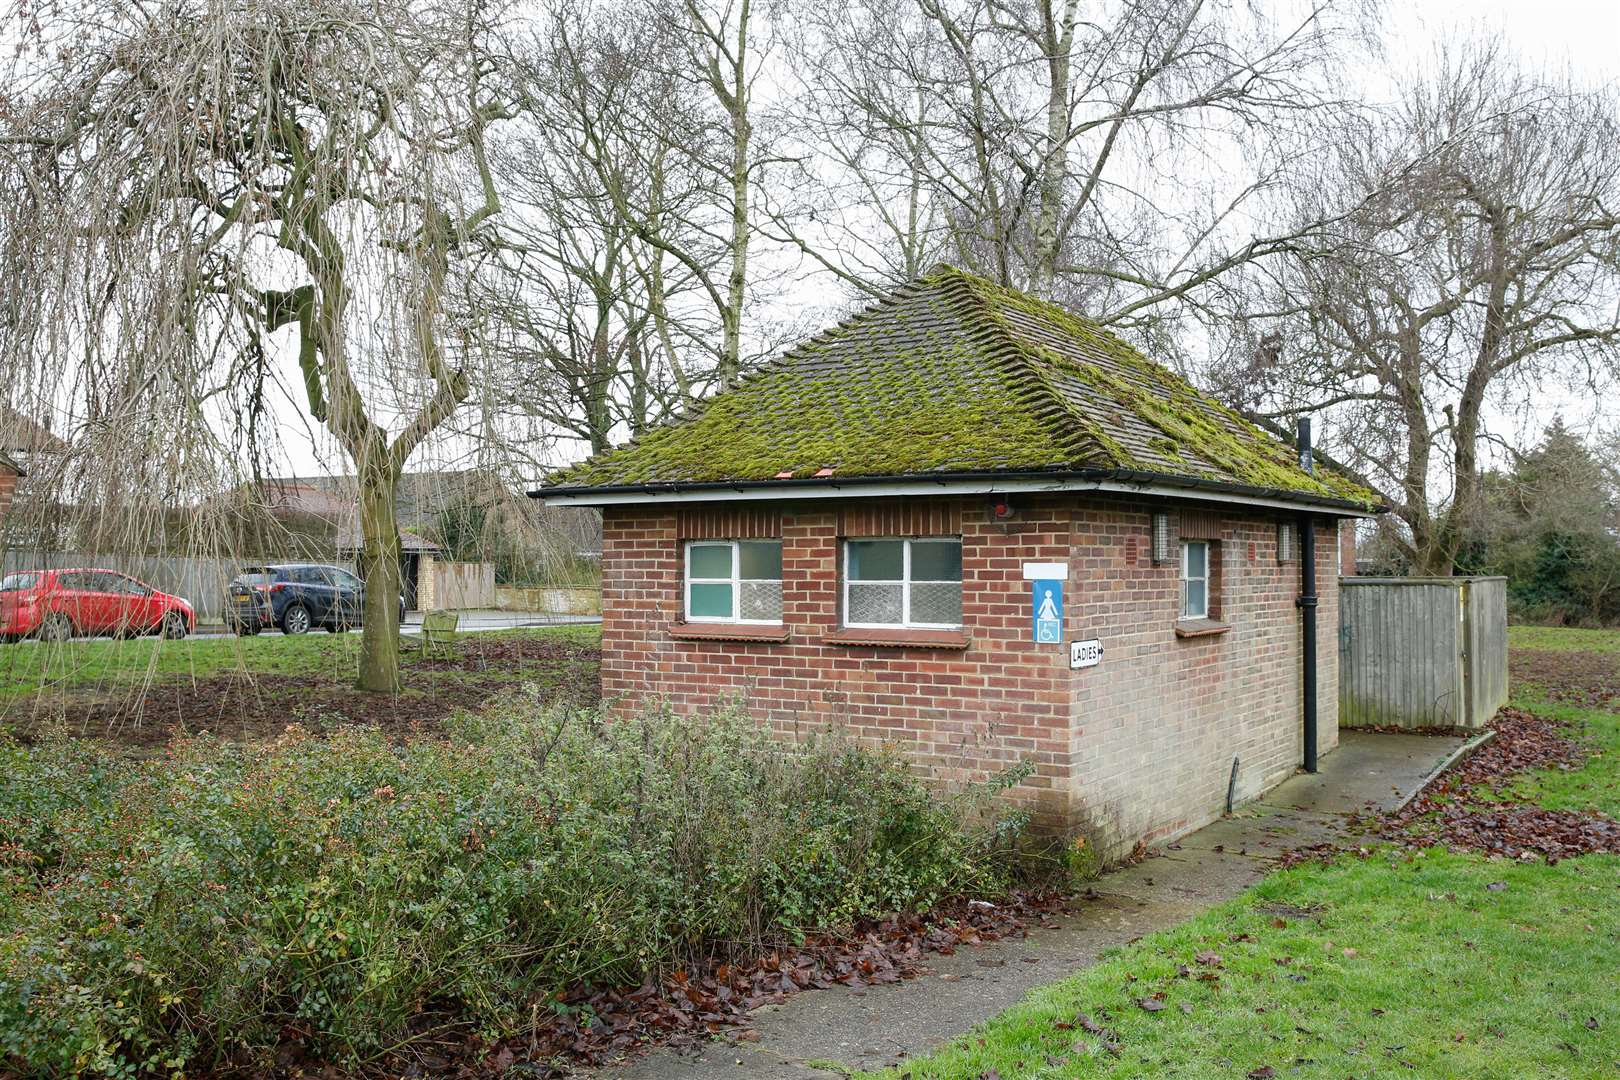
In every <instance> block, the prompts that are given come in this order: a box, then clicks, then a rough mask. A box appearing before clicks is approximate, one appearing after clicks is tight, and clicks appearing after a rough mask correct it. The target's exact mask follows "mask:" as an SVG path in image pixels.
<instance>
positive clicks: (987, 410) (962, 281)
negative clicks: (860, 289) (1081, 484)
mask: <svg viewBox="0 0 1620 1080" xmlns="http://www.w3.org/2000/svg"><path fill="white" fill-rule="evenodd" d="M1032 474H1033V475H1058V476H1062V475H1079V474H1095V475H1104V474H1107V475H1114V476H1119V477H1134V478H1140V479H1143V480H1146V479H1147V478H1158V479H1160V480H1167V481H1171V482H1185V483H1187V484H1190V485H1192V486H1199V487H1205V488H1216V489H1226V490H1229V491H1234V492H1240V493H1241V492H1248V493H1262V492H1263V493H1266V494H1267V495H1270V496H1273V497H1275V496H1279V495H1280V496H1283V497H1289V498H1292V499H1294V500H1297V501H1300V502H1305V503H1317V504H1321V505H1325V506H1341V507H1353V508H1360V509H1373V508H1374V507H1376V506H1377V504H1378V502H1379V500H1378V497H1377V496H1376V495H1375V494H1374V493H1373V492H1372V491H1370V490H1368V489H1367V488H1366V487H1364V486H1363V485H1362V484H1360V483H1358V482H1356V481H1355V480H1353V479H1351V478H1350V477H1348V476H1345V475H1342V474H1341V473H1339V472H1337V471H1335V470H1333V469H1331V468H1320V467H1319V468H1317V469H1316V470H1315V471H1314V473H1313V472H1307V471H1306V470H1305V469H1304V468H1303V467H1301V465H1300V463H1299V460H1298V456H1297V453H1296V451H1295V450H1294V449H1293V448H1292V447H1290V446H1289V445H1288V444H1287V443H1285V442H1283V441H1282V440H1280V439H1278V438H1276V437H1274V436H1272V435H1270V434H1268V433H1266V432H1264V431H1262V430H1261V429H1260V428H1258V427H1257V426H1255V425H1254V424H1253V423H1251V422H1249V421H1248V420H1246V419H1244V418H1243V417H1242V416H1240V415H1239V414H1238V413H1237V412H1235V411H1233V410H1232V409H1230V408H1228V407H1226V406H1225V405H1223V404H1221V403H1220V402H1218V401H1216V400H1215V399H1213V398H1212V397H1210V396H1209V395H1207V394H1204V393H1202V392H1201V391H1199V390H1198V389H1196V388H1195V387H1194V386H1193V385H1192V384H1191V383H1189V382H1187V381H1186V380H1185V379H1182V378H1181V377H1180V376H1178V375H1176V374H1175V373H1174V372H1172V371H1170V370H1169V369H1168V368H1166V367H1164V366H1162V365H1160V364H1157V363H1154V362H1153V361H1152V360H1149V359H1148V358H1147V357H1145V356H1143V355H1142V354H1141V353H1140V352H1138V351H1137V350H1136V349H1134V348H1132V347H1131V346H1130V345H1128V344H1126V343H1125V342H1124V341H1122V340H1121V339H1120V338H1118V337H1116V336H1114V335H1113V334H1111V333H1109V332H1108V331H1106V330H1104V329H1103V328H1101V327H1100V326H1098V325H1096V324H1095V323H1092V322H1090V321H1088V320H1086V319H1084V318H1081V317H1079V316H1077V315H1074V314H1072V313H1070V312H1068V311H1065V310H1064V309H1062V308H1060V307H1058V306H1056V305H1054V304H1051V303H1047V302H1045V301H1041V300H1037V299H1035V298H1033V297H1030V296H1027V295H1025V294H1023V293H1019V292H1016V291H1013V290H1011V289H1007V288H1003V287H1001V286H998V285H995V284H993V283H992V282H989V281H987V280H985V279H983V278H980V277H977V276H975V275H973V274H969V273H965V272H963V271H961V270H957V269H955V268H954V267H949V266H942V267H938V268H936V269H934V270H933V271H931V272H930V273H928V274H927V275H926V276H925V277H923V278H921V279H919V280H917V281H913V282H910V283H908V284H906V285H903V286H900V287H899V288H897V289H895V290H894V291H893V292H892V293H890V294H889V295H888V296H886V297H884V298H883V299H882V300H881V301H879V302H877V303H875V304H873V305H872V306H870V307H868V308H866V309H865V310H864V311H862V312H860V313H859V314H857V315H855V316H854V317H852V318H850V319H847V320H845V321H844V322H842V323H840V324H839V325H838V326H836V327H833V328H831V329H829V330H827V331H825V332H823V333H821V334H818V335H817V336H815V337H813V338H810V339H809V340H807V341H805V342H803V343H801V344H800V345H798V346H796V347H794V348H792V349H790V350H788V351H787V352H786V353H784V354H783V355H781V356H780V357H778V358H777V359H775V360H773V361H771V362H769V363H767V364H765V365H764V366H763V367H762V368H760V369H759V370H758V371H756V372H754V373H752V374H750V375H748V376H746V377H745V378H743V379H742V380H740V381H739V382H738V383H737V384H736V385H735V386H733V387H731V388H729V389H726V390H723V391H722V392H720V393H718V394H716V395H714V396H713V397H711V398H709V399H708V400H707V401H704V402H702V403H700V404H698V405H697V406H695V407H694V408H693V409H692V410H691V411H690V412H689V413H688V414H687V415H685V416H682V417H680V418H678V419H676V420H674V421H672V422H670V423H668V424H666V425H663V426H661V427H658V428H656V429H654V430H652V431H649V432H647V433H645V434H643V435H642V436H641V437H640V438H638V439H635V440H633V441H632V442H630V443H628V444H626V445H625V446H623V447H620V448H618V449H615V450H610V451H607V452H605V453H602V454H598V455H596V456H594V457H592V458H589V459H587V460H586V461H583V462H580V463H579V464H577V465H574V466H571V467H569V468H566V469H564V470H562V471H560V472H558V473H555V474H553V475H552V476H551V477H550V478H549V479H548V481H547V483H546V484H545V486H544V487H542V488H541V489H540V490H539V491H537V492H535V494H536V495H539V496H541V497H545V496H548V495H564V494H584V493H588V492H612V491H620V492H630V491H644V492H657V491H659V490H668V491H677V490H681V489H689V488H694V487H706V486H724V485H727V484H737V483H748V484H754V483H761V482H763V483H767V484H770V483H780V484H782V485H783V486H784V487H790V486H802V485H803V483H804V482H806V481H809V482H816V481H821V482H825V483H839V484H843V483H846V482H848V481H851V480H866V479H876V478H900V477H904V478H918V477H926V478H930V479H934V478H937V479H948V478H950V477H952V476H963V475H971V476H986V475H990V476H996V475H1006V476H1029V475H1032ZM849 494H851V495H855V494H859V492H858V491H857V490H855V489H854V488H851V489H850V491H849Z"/></svg>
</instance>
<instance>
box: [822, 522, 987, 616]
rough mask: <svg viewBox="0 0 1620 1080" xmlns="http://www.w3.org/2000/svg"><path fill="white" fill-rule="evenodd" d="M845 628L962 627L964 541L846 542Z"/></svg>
mask: <svg viewBox="0 0 1620 1080" xmlns="http://www.w3.org/2000/svg"><path fill="white" fill-rule="evenodd" d="M844 625H845V626H855V627H891V626H892V627H921V628H925V629H955V628H957V627H959V626H961V625H962V541H961V540H959V539H955V538H952V539H949V540H932V539H930V540H846V541H844Z"/></svg>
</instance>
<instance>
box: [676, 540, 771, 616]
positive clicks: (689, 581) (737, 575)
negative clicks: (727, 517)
mask: <svg viewBox="0 0 1620 1080" xmlns="http://www.w3.org/2000/svg"><path fill="white" fill-rule="evenodd" d="M747 542H748V543H750V544H776V545H777V546H778V547H780V546H781V544H782V541H780V540H777V539H774V538H771V537H761V538H759V539H755V540H749V541H747ZM741 543H743V541H740V540H688V541H686V549H685V551H684V552H682V556H681V557H682V562H683V563H684V573H683V574H682V577H683V578H684V579H685V582H684V584H683V585H682V586H681V597H682V599H681V612H682V614H683V616H684V617H685V619H686V621H687V622H691V623H723V624H726V625H728V626H729V625H741V626H781V625H782V619H781V617H780V616H778V617H777V618H774V619H743V618H738V612H740V611H741V610H742V586H743V582H744V581H753V582H759V581H774V582H776V584H777V585H778V586H781V584H782V579H781V578H744V577H743V576H742V549H741V547H739V545H740V544H741ZM695 547H729V548H730V549H731V577H729V578H696V579H694V578H693V577H692V549H693V548H695ZM693 585H730V586H731V615H730V616H729V617H725V616H720V615H693V614H692V586H693Z"/></svg>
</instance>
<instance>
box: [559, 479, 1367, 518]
mask: <svg viewBox="0 0 1620 1080" xmlns="http://www.w3.org/2000/svg"><path fill="white" fill-rule="evenodd" d="M1109 484H1113V485H1119V486H1120V487H1119V488H1117V489H1115V488H1107V487H1104V486H1103V485H1109ZM909 485H917V486H919V487H921V488H923V489H925V490H923V491H920V492H918V493H919V494H926V493H928V491H927V490H926V489H928V488H938V489H942V490H940V491H938V493H939V494H949V493H951V492H950V490H949V489H951V488H957V489H961V488H962V487H963V486H964V485H967V486H973V487H975V488H977V489H979V490H982V491H984V492H990V491H997V490H1007V491H1012V490H1026V491H1031V490H1032V491H1043V490H1044V491H1054V492H1057V491H1065V490H1071V491H1084V490H1102V491H1113V490H1124V491H1131V490H1135V491H1137V492H1138V493H1141V494H1152V493H1153V490H1152V489H1161V490H1163V489H1169V490H1172V491H1175V492H1179V493H1183V494H1182V497H1183V498H1190V499H1196V498H1198V497H1199V495H1200V494H1204V495H1208V496H1218V497H1221V498H1222V500H1223V501H1239V502H1252V503H1254V504H1256V505H1266V504H1275V503H1286V504H1289V505H1291V506H1299V507H1301V508H1316V509H1321V510H1327V511H1335V512H1338V513H1339V514H1341V515H1344V516H1355V517H1364V516H1368V515H1372V514H1382V513H1386V512H1387V511H1388V510H1389V509H1390V508H1389V506H1388V505H1387V504H1384V503H1378V504H1375V505H1372V506H1368V505H1366V504H1363V503H1359V502H1356V501H1354V500H1352V499H1340V498H1337V497H1334V496H1328V495H1316V494H1313V493H1311V492H1304V491H1294V490H1291V489H1288V488H1264V487H1256V486H1253V485H1248V484H1238V483H1232V482H1229V481H1223V480H1210V479H1205V478H1202V477H1194V476H1177V475H1174V474H1169V473H1153V472H1144V471H1141V470H1134V469H1109V468H1095V469H1026V470H1010V469H1002V470H985V471H977V472H951V473H909V474H895V475H887V476H853V477H838V476H831V477H802V478H799V477H796V478H792V479H783V480H777V479H771V480H714V481H665V482H660V483H650V484H612V485H605V484H576V485H571V486H563V487H549V488H548V487H541V488H537V489H535V490H533V491H530V492H529V493H528V494H529V496H530V497H531V498H535V499H542V500H552V499H557V500H562V501H564V502H567V503H572V504H575V505H581V506H585V505H606V504H609V503H619V504H628V503H653V502H658V501H661V500H663V499H669V498H680V497H682V496H688V497H690V496H692V495H697V494H710V495H711V498H712V497H713V495H712V494H711V493H732V492H735V493H750V494H752V495H753V497H756V498H758V497H761V496H768V495H772V494H774V495H779V496H780V497H782V498H802V497H810V496H812V495H815V496H821V497H829V496H837V495H845V496H846V497H851V498H853V497H857V496H858V494H859V493H858V492H848V493H845V492H844V491H843V489H844V488H866V489H871V488H879V487H895V486H909ZM981 485H983V486H982V487H980V486H981Z"/></svg>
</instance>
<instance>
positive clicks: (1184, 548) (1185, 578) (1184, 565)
mask: <svg viewBox="0 0 1620 1080" xmlns="http://www.w3.org/2000/svg"><path fill="white" fill-rule="evenodd" d="M1194 545H1197V546H1200V547H1202V548H1203V549H1204V572H1203V574H1202V575H1201V576H1199V577H1193V576H1191V575H1190V574H1189V573H1188V564H1189V562H1190V560H1189V559H1188V558H1187V555H1188V553H1189V552H1190V551H1191V550H1192V548H1193V546H1194ZM1212 554H1213V547H1212V545H1211V544H1210V542H1209V541H1208V540H1183V541H1182V542H1181V617H1182V618H1183V619H1207V618H1209V560H1210V556H1211V555H1212ZM1190 581H1202V582H1203V583H1204V610H1203V611H1197V612H1193V611H1188V610H1187V583H1188V582H1190Z"/></svg>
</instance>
